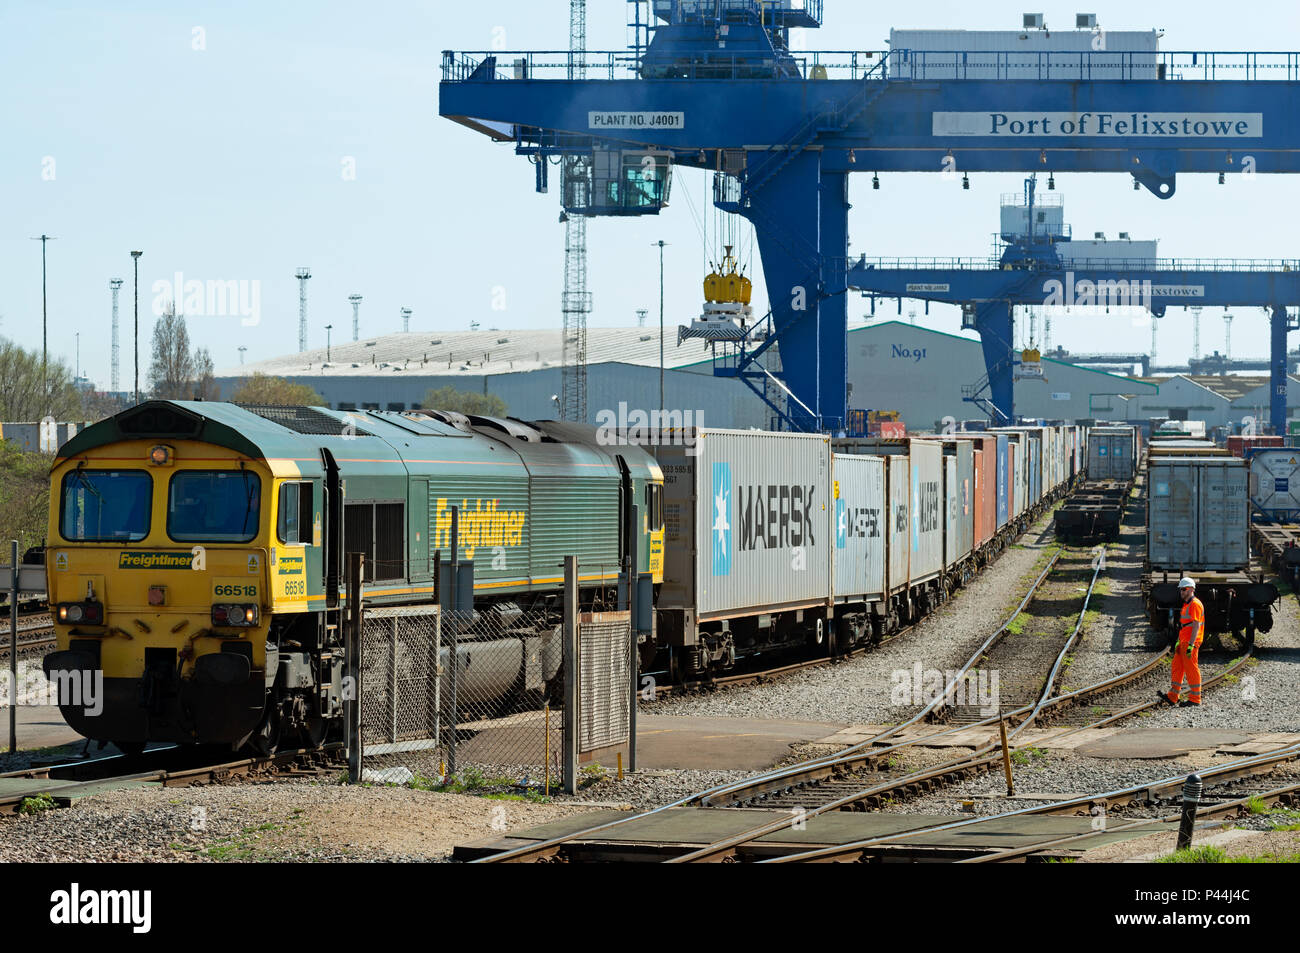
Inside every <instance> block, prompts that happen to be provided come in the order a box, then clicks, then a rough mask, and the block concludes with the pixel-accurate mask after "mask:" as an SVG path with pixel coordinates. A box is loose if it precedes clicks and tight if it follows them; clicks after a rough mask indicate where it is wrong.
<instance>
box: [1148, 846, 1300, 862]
mask: <svg viewBox="0 0 1300 953" xmlns="http://www.w3.org/2000/svg"><path fill="white" fill-rule="evenodd" d="M1156 863H1158V864H1300V854H1274V853H1271V852H1270V853H1266V854H1253V855H1247V856H1243V857H1229V856H1228V855H1227V854H1225V853H1224V852H1223V851H1222V850H1221V849H1220V848H1218V847H1215V846H1213V845H1212V844H1206V845H1204V846H1202V847H1189V848H1187V849H1186V850H1178V851H1174V852H1173V853H1172V854H1170V855H1169V856H1168V857H1161V858H1160V859H1159V860H1157V861H1156Z"/></svg>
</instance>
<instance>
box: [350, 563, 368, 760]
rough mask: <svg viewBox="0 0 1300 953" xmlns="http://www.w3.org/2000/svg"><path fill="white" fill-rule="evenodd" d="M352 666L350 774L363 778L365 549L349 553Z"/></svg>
mask: <svg viewBox="0 0 1300 953" xmlns="http://www.w3.org/2000/svg"><path fill="white" fill-rule="evenodd" d="M347 558H348V651H347V660H348V670H349V674H350V675H351V676H352V686H353V691H352V700H351V702H348V704H350V705H351V708H350V709H349V710H348V711H347V732H346V734H347V740H348V775H349V776H350V777H351V779H352V783H353V784H356V783H357V782H358V781H360V780H361V758H362V754H361V704H362V699H361V693H362V691H363V686H362V684H361V631H362V625H361V612H362V608H361V569H362V562H363V560H364V559H365V557H364V556H362V555H361V553H348V556H347Z"/></svg>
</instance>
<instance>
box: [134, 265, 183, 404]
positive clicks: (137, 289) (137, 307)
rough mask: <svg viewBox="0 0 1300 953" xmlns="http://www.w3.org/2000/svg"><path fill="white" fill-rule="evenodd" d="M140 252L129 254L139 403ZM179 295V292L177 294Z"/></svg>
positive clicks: (136, 384)
mask: <svg viewBox="0 0 1300 953" xmlns="http://www.w3.org/2000/svg"><path fill="white" fill-rule="evenodd" d="M143 254H144V252H142V251H133V252H131V258H132V260H133V263H134V264H135V346H134V348H133V349H134V351H135V402H136V403H137V404H138V403H140V256H141V255H143ZM178 293H179V292H178Z"/></svg>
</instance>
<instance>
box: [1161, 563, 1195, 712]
mask: <svg viewBox="0 0 1300 953" xmlns="http://www.w3.org/2000/svg"><path fill="white" fill-rule="evenodd" d="M1178 594H1179V595H1180V596H1181V597H1182V600H1183V607H1182V611H1181V616H1180V619H1179V623H1180V624H1179V629H1178V645H1177V647H1176V648H1175V649H1174V662H1173V666H1172V672H1171V675H1172V677H1173V686H1172V687H1171V688H1170V689H1169V694H1167V695H1166V694H1161V696H1160V700H1161V701H1162V702H1168V703H1169V704H1171V705H1179V707H1182V708H1189V707H1190V708H1195V707H1197V706H1199V705H1200V704H1201V667H1200V665H1199V664H1198V656H1199V655H1200V654H1201V639H1202V638H1203V637H1204V636H1205V606H1204V605H1202V604H1201V600H1200V599H1197V598H1196V581H1195V580H1194V579H1189V578H1188V577H1186V576H1184V577H1183V578H1182V579H1180V580H1178ZM1184 679H1186V681H1187V701H1185V702H1182V703H1181V704H1180V703H1179V701H1178V696H1179V693H1180V692H1181V691H1182V688H1183V680H1184Z"/></svg>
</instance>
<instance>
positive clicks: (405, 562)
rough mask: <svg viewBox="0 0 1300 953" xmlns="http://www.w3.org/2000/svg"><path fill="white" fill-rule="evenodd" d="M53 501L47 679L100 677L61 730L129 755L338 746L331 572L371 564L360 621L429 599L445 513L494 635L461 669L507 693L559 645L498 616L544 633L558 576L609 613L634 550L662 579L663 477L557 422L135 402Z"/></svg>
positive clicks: (72, 446)
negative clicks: (509, 671) (150, 747)
mask: <svg viewBox="0 0 1300 953" xmlns="http://www.w3.org/2000/svg"><path fill="white" fill-rule="evenodd" d="M50 481H51V483H50V485H51V497H50V499H51V513H50V524H49V543H48V548H47V553H46V573H47V580H48V587H47V588H48V592H49V605H50V609H51V612H52V614H53V617H54V622H55V628H56V631H57V634H58V650H57V651H56V652H54V653H52V654H50V655H49V656H47V657H46V659H45V668H46V671H47V672H51V671H60V672H69V671H71V672H75V671H91V672H93V671H97V670H98V671H102V673H103V677H104V686H103V705H102V711H100V712H99V713H97V714H95V715H90V714H88V713H87V712H86V711H85V710H83V709H82V708H81V707H78V706H75V705H67V706H65V707H63V715H64V717H65V719H66V720H67V722H68V724H69V725H71V726H72V727H73V728H74V729H76V730H77V731H78V732H80V733H81V734H83V735H85V736H87V737H89V738H95V739H100V740H105V741H111V742H114V743H116V744H117V746H118V747H119V748H121V749H122V750H125V751H130V750H133V749H139V748H140V747H141V746H143V744H144V743H146V742H150V741H171V742H192V743H216V744H230V745H234V746H236V747H240V746H244V745H248V746H250V747H252V748H254V749H258V750H267V749H269V748H270V747H273V746H275V745H276V744H279V743H282V742H287V741H296V742H299V743H305V744H308V745H314V744H317V743H319V742H320V741H321V740H322V739H323V738H324V737H325V736H326V734H328V733H329V732H331V731H332V730H337V729H338V728H339V727H340V725H341V717H342V702H343V693H342V677H343V661H344V658H343V624H342V612H343V605H344V597H345V594H346V593H345V582H346V581H345V579H344V578H343V575H344V554H345V553H353V552H360V553H363V554H364V555H365V561H364V566H365V578H364V582H363V592H364V597H365V600H366V602H367V604H368V605H394V604H404V603H413V602H429V601H431V600H433V599H435V598H436V597H437V594H438V586H439V582H438V579H437V577H436V575H435V573H436V571H437V570H438V568H439V567H440V566H441V565H442V564H443V561H444V560H445V561H448V562H449V557H450V537H451V529H452V527H451V522H452V516H451V508H452V507H458V539H459V555H460V557H461V558H462V559H464V560H468V561H472V562H473V564H474V570H473V588H474V602H475V606H476V608H477V609H478V610H479V611H480V612H484V613H489V614H496V615H498V616H500V618H501V620H502V622H501V624H500V625H499V626H496V627H495V630H496V632H497V636H496V638H495V639H494V640H493V641H491V642H489V643H488V644H481V643H480V644H478V645H477V646H476V649H477V650H478V651H480V652H490V653H495V654H496V655H497V656H498V661H499V657H502V656H510V657H513V658H515V659H517V660H520V661H519V669H520V671H521V678H522V677H523V675H522V673H523V672H524V671H525V670H527V675H528V677H529V678H530V679H531V680H533V681H534V682H537V683H544V682H545V681H546V680H548V679H550V678H554V677H555V674H556V667H557V665H558V661H554V662H553V663H552V664H550V665H549V666H547V665H529V664H526V663H525V662H524V661H523V658H524V657H525V656H531V657H532V658H534V659H536V658H537V657H539V656H540V657H542V658H544V659H550V660H558V658H559V652H558V641H557V642H556V646H549V645H548V643H549V642H550V641H551V640H552V639H555V638H557V637H556V635H555V633H554V632H553V631H552V630H551V629H550V628H549V627H543V628H541V629H536V628H534V629H533V630H530V631H526V632H518V631H513V630H512V628H511V625H510V621H509V620H511V619H512V618H518V617H520V616H521V610H535V609H537V608H539V607H540V608H542V609H545V608H546V607H547V606H549V605H555V606H556V607H557V608H556V612H555V613H554V614H553V615H554V617H555V618H556V619H558V617H559V616H558V612H559V610H558V605H559V599H560V591H561V583H562V573H561V564H562V560H563V557H564V556H566V555H576V556H577V557H578V559H579V565H580V567H581V572H582V577H581V581H580V588H581V593H580V598H582V599H583V601H584V603H586V604H599V603H602V602H603V603H605V604H608V605H610V606H612V605H613V601H614V598H615V590H616V587H617V583H618V578H619V574H620V571H621V570H622V569H623V568H624V567H625V566H626V565H627V564H628V563H629V556H630V555H631V553H630V548H631V547H635V548H636V549H637V553H636V557H637V558H636V564H637V565H638V566H642V567H646V572H645V576H646V577H648V579H649V581H650V582H651V584H653V583H658V582H661V581H662V579H663V575H662V564H663V553H662V546H663V528H662V525H661V523H660V522H659V520H660V518H661V514H662V506H661V493H662V478H661V474H660V469H659V466H658V464H657V463H656V462H655V460H654V458H653V457H652V456H650V455H649V454H647V453H646V452H645V451H644V450H641V449H638V448H636V447H624V446H620V447H604V446H601V445H600V444H599V443H598V441H597V440H596V439H595V436H594V429H593V428H590V427H584V426H578V425H573V424H565V423H540V424H535V425H529V424H524V423H521V422H519V421H514V420H498V419H495V418H490V417H466V416H462V415H460V414H453V413H441V412H435V411H412V412H382V411H366V412H364V413H353V414H345V413H341V412H334V411H330V410H326V409H321V408H310V407H241V406H236V405H233V404H220V403H190V402H171V401H152V402H148V403H145V404H142V405H140V406H137V407H135V408H132V409H130V410H127V411H125V412H123V413H121V414H118V415H117V416H115V417H112V418H109V419H107V420H104V421H102V422H100V423H97V424H95V425H93V426H91V427H88V428H86V429H85V430H83V431H81V432H80V433H79V434H77V435H76V436H75V437H74V438H73V439H72V440H71V441H69V442H68V443H67V444H66V445H65V446H64V447H63V448H62V449H61V450H60V451H59V455H58V457H57V458H56V460H55V463H54V466H53V468H52V470H51V475H50ZM633 504H635V505H637V506H638V508H639V512H640V513H641V520H640V524H639V525H637V526H635V527H631V525H630V524H631V520H630V518H626V515H627V514H630V513H631V512H633V510H632V506H633ZM625 523H626V524H628V525H626V526H625ZM538 615H539V614H538V613H537V612H535V611H529V612H528V613H527V617H529V618H537V617H538ZM541 616H542V617H543V618H545V616H546V614H545V612H543V613H541ZM480 628H482V627H480ZM489 628H492V627H489ZM487 667H488V668H491V666H487ZM526 687H527V688H528V689H530V690H545V688H546V686H545V684H529V685H528V686H526Z"/></svg>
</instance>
